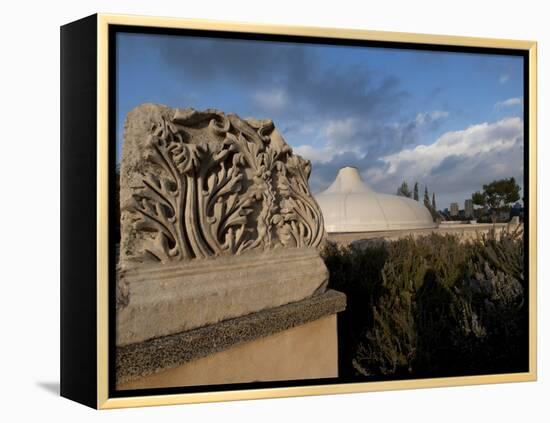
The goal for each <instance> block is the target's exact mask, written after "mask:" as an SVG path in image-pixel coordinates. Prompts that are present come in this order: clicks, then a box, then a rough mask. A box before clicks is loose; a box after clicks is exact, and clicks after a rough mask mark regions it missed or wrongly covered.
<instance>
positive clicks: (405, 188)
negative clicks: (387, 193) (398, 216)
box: [397, 181, 412, 198]
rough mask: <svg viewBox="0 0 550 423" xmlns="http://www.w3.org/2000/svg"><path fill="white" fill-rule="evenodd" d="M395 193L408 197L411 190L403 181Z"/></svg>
mask: <svg viewBox="0 0 550 423" xmlns="http://www.w3.org/2000/svg"><path fill="white" fill-rule="evenodd" d="M397 195H399V196H401V197H409V198H411V195H412V194H411V191H410V190H409V185H408V184H407V183H406V182H405V181H403V183H402V184H401V186H400V187H399V188H397Z"/></svg>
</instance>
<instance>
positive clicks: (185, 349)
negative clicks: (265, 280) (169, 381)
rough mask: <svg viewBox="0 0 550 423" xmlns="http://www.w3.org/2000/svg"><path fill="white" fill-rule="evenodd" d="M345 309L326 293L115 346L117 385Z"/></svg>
mask: <svg viewBox="0 0 550 423" xmlns="http://www.w3.org/2000/svg"><path fill="white" fill-rule="evenodd" d="M345 308H346V296H345V295H344V294H342V293H341V292H338V291H333V290H329V291H327V292H325V293H324V294H320V295H315V296H313V297H310V298H307V299H305V300H302V301H298V302H295V303H291V304H286V305H284V306H280V307H275V308H271V309H267V310H262V311H260V312H257V313H252V314H249V315H246V316H242V317H238V318H235V319H230V320H225V321H223V322H220V323H216V324H214V325H210V326H205V327H202V328H198V329H193V330H189V331H186V332H182V333H178V334H175V335H169V336H165V337H161V338H156V339H152V340H149V341H145V342H141V343H137V344H131V345H127V346H123V347H118V348H117V352H116V377H117V384H122V383H126V382H130V381H132V380H135V379H137V378H140V377H143V376H147V375H150V374H153V373H157V372H160V371H163V370H167V369H170V368H174V367H177V366H179V365H181V364H183V363H186V362H189V361H191V360H195V359H197V358H201V357H206V356H208V355H211V354H213V353H216V352H219V351H223V350H225V349H228V348H230V347H233V346H235V345H239V344H242V343H245V342H250V341H253V340H255V339H258V338H261V337H265V336H269V335H272V334H275V333H277V332H281V331H283V330H286V329H290V328H292V327H295V326H299V325H303V324H305V323H308V322H312V321H314V320H317V319H320V318H321V317H325V316H328V315H331V314H334V313H337V312H339V311H342V310H344V309H345Z"/></svg>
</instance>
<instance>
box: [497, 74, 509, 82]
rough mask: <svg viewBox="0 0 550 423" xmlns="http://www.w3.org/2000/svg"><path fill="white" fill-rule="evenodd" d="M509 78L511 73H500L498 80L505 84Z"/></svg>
mask: <svg viewBox="0 0 550 423" xmlns="http://www.w3.org/2000/svg"><path fill="white" fill-rule="evenodd" d="M509 79H510V75H508V74H506V73H505V74H502V75H500V78H498V82H500V83H501V84H505V83H506V82H508V80H509Z"/></svg>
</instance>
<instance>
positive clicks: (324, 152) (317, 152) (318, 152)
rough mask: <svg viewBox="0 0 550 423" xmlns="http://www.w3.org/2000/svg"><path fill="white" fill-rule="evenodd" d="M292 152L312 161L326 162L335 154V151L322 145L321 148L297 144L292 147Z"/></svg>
mask: <svg viewBox="0 0 550 423" xmlns="http://www.w3.org/2000/svg"><path fill="white" fill-rule="evenodd" d="M292 150H293V151H294V153H296V154H298V155H300V156H302V157H303V158H304V159H307V160H310V161H311V162H313V163H328V162H330V161H331V160H332V159H333V157H334V156H335V155H336V152H335V151H334V150H333V149H331V148H327V147H324V148H322V149H319V148H315V147H312V146H311V145H307V144H306V145H299V146H298V147H294V148H293V149H292Z"/></svg>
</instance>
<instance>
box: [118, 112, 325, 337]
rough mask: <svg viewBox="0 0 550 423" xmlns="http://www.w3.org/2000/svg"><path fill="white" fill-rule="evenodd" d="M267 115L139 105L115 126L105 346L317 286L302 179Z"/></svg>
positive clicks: (321, 272)
mask: <svg viewBox="0 0 550 423" xmlns="http://www.w3.org/2000/svg"><path fill="white" fill-rule="evenodd" d="M310 171H311V164H310V163H309V162H308V161H307V160H304V159H303V158H301V157H300V156H297V155H294V154H293V153H292V149H291V148H290V146H288V145H287V144H286V142H285V141H284V140H283V138H282V136H281V134H280V133H279V132H278V131H277V129H276V128H275V126H274V125H273V122H272V121H271V120H255V119H241V118H239V117H238V116H237V115H234V114H225V113H223V112H220V111H216V110H206V111H203V112H199V111H196V110H193V109H171V108H169V107H166V106H160V105H155V104H143V105H141V106H139V107H137V108H136V109H134V110H133V111H131V112H130V113H129V114H128V116H127V119H126V124H125V128H124V145H123V149H122V161H121V168H120V174H121V175H120V201H121V243H120V257H119V262H118V271H117V279H118V280H117V314H116V319H117V331H116V337H117V346H123V345H131V344H135V343H139V342H144V341H147V340H150V339H154V338H158V337H162V336H168V335H172V334H177V333H181V332H185V331H189V330H192V329H195V328H200V327H204V326H207V325H212V324H216V323H219V322H222V321H225V320H227V319H232V318H236V317H239V316H244V315H249V314H251V313H256V312H259V311H261V310H266V309H271V308H274V307H280V306H283V305H285V304H289V303H294V302H297V301H302V300H304V299H306V298H310V297H311V296H313V295H317V294H321V293H323V292H324V291H325V290H326V285H327V282H328V271H327V269H326V266H325V265H324V262H323V260H322V259H321V257H320V256H319V251H318V247H319V246H320V245H321V244H322V243H323V240H324V239H325V237H326V233H325V230H324V225H323V218H322V215H321V211H320V209H319V206H318V205H317V203H316V202H315V200H314V198H313V197H312V195H311V193H310V190H309V186H308V177H309V174H310Z"/></svg>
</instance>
